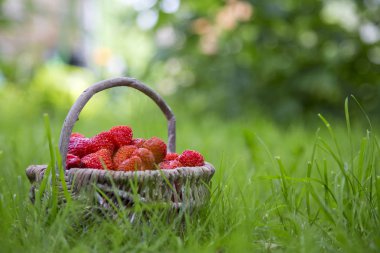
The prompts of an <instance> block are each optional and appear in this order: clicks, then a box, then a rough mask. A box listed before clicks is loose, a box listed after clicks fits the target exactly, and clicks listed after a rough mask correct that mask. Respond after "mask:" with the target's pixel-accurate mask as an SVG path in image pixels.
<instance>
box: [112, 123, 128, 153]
mask: <svg viewBox="0 0 380 253" xmlns="http://www.w3.org/2000/svg"><path fill="white" fill-rule="evenodd" d="M109 133H110V134H111V136H112V140H113V143H114V144H115V145H116V147H118V148H119V147H121V146H124V145H130V144H131V143H132V135H133V133H132V129H131V128H130V127H129V126H115V127H113V128H111V129H110V130H109Z"/></svg>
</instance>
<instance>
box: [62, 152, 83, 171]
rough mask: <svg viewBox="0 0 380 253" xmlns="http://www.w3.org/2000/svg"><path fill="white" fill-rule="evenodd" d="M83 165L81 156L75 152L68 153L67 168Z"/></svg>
mask: <svg viewBox="0 0 380 253" xmlns="http://www.w3.org/2000/svg"><path fill="white" fill-rule="evenodd" d="M81 166H82V163H81V161H80V158H79V157H78V156H76V155H73V154H67V157H66V169H71V168H80V167H81Z"/></svg>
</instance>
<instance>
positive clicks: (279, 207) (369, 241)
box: [0, 0, 380, 252]
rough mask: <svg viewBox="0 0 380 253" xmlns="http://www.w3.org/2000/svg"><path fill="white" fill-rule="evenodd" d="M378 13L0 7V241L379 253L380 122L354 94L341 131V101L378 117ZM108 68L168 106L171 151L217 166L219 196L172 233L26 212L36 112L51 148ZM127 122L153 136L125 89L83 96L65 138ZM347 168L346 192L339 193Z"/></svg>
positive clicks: (346, 4) (158, 4)
mask: <svg viewBox="0 0 380 253" xmlns="http://www.w3.org/2000/svg"><path fill="white" fill-rule="evenodd" d="M379 14H380V1H379V0H365V1H350V0H330V1H327V0H326V1H311V0H304V1H296V0H273V1H243V0H230V1H215V0H203V1H186V2H185V1H180V0H145V1H138V0H115V1H104V0H82V1H74V0H56V1H49V0H0V245H1V249H2V250H3V251H4V252H12V251H14V252H25V251H27V252H34V251H35V252H41V251H42V252H67V251H69V249H70V248H71V247H74V248H75V247H76V249H77V251H72V252H86V250H84V249H87V251H88V252H93V251H94V249H100V250H97V251H99V252H102V251H104V252H109V251H113V250H112V249H115V250H114V252H125V251H131V252H140V251H143V252H157V251H163V252H168V251H169V250H168V248H169V249H172V250H171V251H169V252H224V249H227V251H226V252H228V249H230V252H244V250H245V251H255V250H257V249H259V250H260V249H261V250H262V252H270V251H272V250H274V251H277V252H283V251H286V250H288V251H289V252H326V251H327V252H337V251H343V252H352V251H353V252H360V249H362V251H363V252H364V251H365V252H370V250H371V251H373V252H378V251H379V248H380V240H379V238H380V236H379V229H378V227H379V218H378V217H380V213H379V210H380V204H379V199H380V177H379V175H380V172H379V166H378V158H379V156H378V150H379V145H378V143H379V142H378V141H377V138H376V134H377V133H378V130H377V129H376V128H375V127H374V128H372V125H371V123H369V122H367V120H366V118H365V116H366V115H365V114H363V112H361V110H360V108H359V107H358V106H356V103H355V102H354V101H353V99H350V100H349V106H348V107H349V109H347V111H349V115H350V119H351V125H350V123H349V121H348V124H347V125H346V122H345V121H344V117H345V110H344V101H345V98H346V97H349V96H350V94H353V95H354V96H355V97H356V98H357V100H358V101H359V102H360V104H361V105H362V106H363V108H364V110H365V111H366V112H367V113H368V114H369V117H370V118H371V120H372V121H374V122H375V123H378V122H376V121H378V117H377V115H379V113H380V99H379V95H380V15H379ZM117 76H130V77H135V78H137V79H139V80H140V81H142V82H144V83H146V84H147V85H149V86H151V87H152V88H153V89H155V90H157V91H158V92H159V93H160V94H161V95H162V96H163V97H164V98H165V100H166V101H167V102H168V104H169V105H170V107H171V108H172V109H173V111H174V113H175V115H176V118H177V150H178V152H182V151H183V150H184V149H195V150H198V151H200V152H201V153H202V154H203V155H204V156H205V159H206V160H207V161H208V162H211V163H212V164H214V165H215V168H216V173H215V175H214V178H213V189H214V190H217V191H219V190H218V189H220V191H221V196H222V198H221V199H219V198H218V194H214V195H213V203H212V204H211V205H210V210H212V213H211V215H209V216H208V215H206V216H203V218H201V219H199V220H198V221H197V222H198V223H197V224H198V225H197V224H195V225H194V229H193V230H192V229H189V231H188V232H187V233H185V234H184V235H183V236H182V237H181V239H179V237H178V235H177V234H176V233H173V234H172V231H171V229H170V228H169V230H167V231H165V228H164V227H163V228H162V230H159V231H165V232H164V233H160V232H158V233H156V231H155V230H152V231H151V230H150V227H151V225H152V224H148V225H149V226H148V227H149V229H148V230H146V231H150V232H151V233H152V234H151V236H147V237H144V238H145V239H146V238H148V240H145V242H144V240H141V238H140V234H144V236H145V233H146V231H145V230H144V229H141V230H137V231H136V230H127V232H125V231H123V229H120V228H118V227H117V226H111V227H112V230H110V229H109V228H111V227H107V226H106V227H105V228H106V229H97V228H98V225H97V224H95V226H94V229H95V230H94V231H92V230H91V229H90V230H89V231H90V232H88V231H84V232H83V231H82V232H83V233H81V231H79V232H77V233H71V232H70V231H71V230H70V229H69V230H67V231H66V226H67V227H70V224H71V223H70V222H66V220H64V221H63V222H60V221H59V220H57V222H56V224H58V226H59V227H60V228H59V229H56V228H55V226H51V227H49V226H46V225H44V224H42V223H41V222H40V221H39V219H38V216H36V215H34V213H33V210H34V209H33V205H32V204H31V203H30V201H29V199H28V195H27V193H28V190H29V188H30V183H29V182H28V179H27V178H26V176H25V169H26V167H27V166H28V165H30V164H47V163H48V162H49V159H50V158H49V148H48V145H47V143H48V141H47V137H46V133H45V131H46V129H45V127H44V122H43V116H42V115H43V114H44V113H48V114H49V118H50V121H51V127H52V132H53V141H54V143H55V144H57V143H58V137H59V133H60V128H61V126H62V123H63V121H64V119H65V117H66V114H67V112H68V110H69V109H70V107H71V105H72V104H73V103H74V101H75V99H76V98H77V97H78V96H79V95H80V93H81V92H82V91H83V90H84V89H86V88H87V87H88V86H90V85H91V84H93V83H95V82H97V81H100V80H103V79H106V78H112V77H117ZM318 113H321V114H322V115H324V116H325V117H326V119H327V120H328V121H329V122H331V125H330V124H326V125H327V128H326V127H324V126H323V125H324V123H323V122H322V121H321V120H320V119H319V118H318V116H317V114H318ZM347 115H348V113H347ZM124 124H125V125H130V126H132V128H133V130H134V136H135V137H144V138H148V137H151V136H159V137H161V138H163V139H166V122H165V118H164V116H163V115H162V114H161V113H160V111H159V109H158V108H157V107H156V105H155V104H154V103H153V102H152V101H150V100H149V99H148V98H147V97H145V96H143V95H142V94H140V93H139V92H137V91H135V90H131V89H127V88H123V87H118V88H115V89H111V90H108V91H105V92H102V93H101V94H97V95H96V96H94V98H93V99H91V100H90V102H89V103H88V104H87V105H86V107H85V108H84V110H83V112H82V113H81V115H80V121H79V122H78V123H77V124H76V125H75V128H74V131H79V132H81V133H83V134H85V135H86V136H88V137H90V136H92V135H94V134H96V133H98V132H100V131H105V130H107V129H109V128H111V127H112V126H115V125H124ZM331 126H332V127H333V128H334V131H335V134H332V135H329V134H331V132H332V130H331V129H330V128H329V127H331ZM373 126H375V124H373ZM318 128H319V129H318ZM317 129H318V130H317ZM319 130H320V131H319ZM326 136H327V137H326ZM335 136H336V138H335ZM346 170H348V171H349V172H351V173H352V174H349V175H350V177H351V176H352V182H354V184H353V185H354V186H355V187H357V188H354V186H353V188H354V189H355V190H356V192H357V193H358V194H357V195H350V191H349V190H348V191H343V190H344V189H347V185H348V184H347V183H346V184H345V182H344V181H343V179H344V178H343V176H342V173H343V174H344V172H345V171H346ZM364 170H365V173H364V172H363V171H364ZM342 171H343V172H342ZM285 172H286V174H285V175H287V176H288V177H287V178H286V180H283V176H284V173H285ZM362 172H363V173H362ZM280 176H281V178H282V179H281V180H279V179H280ZM310 176H311V177H312V178H313V179H316V181H315V182H314V183H313V185H314V186H315V189H316V190H315V192H316V193H315V195H313V196H312V197H313V198H314V200H313V199H309V191H310V189H311V188H310V187H311V183H310V181H308V180H309V177H310ZM305 178H306V179H305ZM318 180H319V181H318ZM316 182H317V183H318V182H324V187H325V188H324V190H323V188H321V185H319V184H317V183H316ZM285 183H286V185H285ZM285 186H288V187H289V188H288V189H289V199H287V198H285V200H283V198H282V197H283V195H286V194H284V192H285V190H283V188H285V189H286V187H285ZM314 186H313V187H314ZM341 186H342V187H341ZM328 187H330V189H332V190H331V191H332V192H333V193H334V194H335V195H334V194H332V195H333V197H334V196H337V199H338V203H335V202H333V201H332V199H331V198H330V197H329V195H328V194H327V189H328ZM373 189H376V193H375V191H374V190H373ZM243 193H244V194H243ZM376 194H377V195H376ZM322 199H323V200H324V201H323V202H322V201H321V200H322ZM334 199H335V197H334ZM246 200H247V201H246ZM304 200H305V201H306V202H305V201H304ZM341 200H342V201H341ZM377 204H379V205H377ZM373 213H376V215H373ZM330 214H331V215H332V216H331V215H330ZM346 214H348V215H346ZM329 215H330V216H331V217H333V218H331V217H330V216H329ZM41 216H45V214H44V213H43V212H42V213H41ZM36 217H37V218H36ZM209 218H210V219H209ZM68 220H71V217H68ZM104 224H105V225H107V224H106V223H104ZM104 224H103V225H104ZM204 224H207V225H204ZM118 229H120V231H119V230H118ZM57 231H58V232H57ZM129 231H131V232H130V233H129ZM139 231H140V232H139ZM168 231H169V232H168ZM123 233H125V234H126V236H125V237H126V238H127V239H126V241H123V240H121V241H120V242H119V241H118V240H119V239H118V238H119V235H123V236H124V234H123ZM139 233H140V234H139ZM148 234H149V233H148ZM46 235H49V236H48V237H47V236H46ZM131 235H135V239H133V240H131V239H130V236H131ZM169 235H170V236H169ZM108 238H113V240H114V243H113V244H112V245H113V246H112V247H113V248H109V245H110V243H109V241H108ZM146 241H148V243H147V244H144V243H146ZM31 242H33V243H31ZM152 242H157V243H152ZM93 245H95V246H93ZM120 245H122V246H123V247H124V248H123V247H121V246H120ZM147 245H148V246H147ZM152 245H153V246H152ZM145 247H146V248H145ZM149 247H152V248H149ZM101 249H103V250H101ZM128 249H130V250H128ZM139 249H140V251H139ZM141 249H142V250H141ZM144 249H150V251H149V250H145V251H144ZM248 249H251V250H248ZM355 249H357V251H355ZM181 250H182V251H181ZM0 251H1V250H0Z"/></svg>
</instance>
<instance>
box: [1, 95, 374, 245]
mask: <svg viewBox="0 0 380 253" xmlns="http://www.w3.org/2000/svg"><path fill="white" fill-rule="evenodd" d="M38 94H39V93H38ZM43 94H44V93H43ZM108 95H109V96H107V95H106V94H102V95H97V96H96V97H95V98H94V99H93V100H92V101H91V102H90V103H89V104H88V106H87V107H86V108H85V110H84V111H83V113H82V114H81V117H80V121H78V123H77V125H76V128H75V131H79V132H82V133H84V134H85V135H88V136H91V135H93V134H95V133H97V132H99V131H102V130H106V129H108V128H110V127H111V126H113V125H119V124H127V125H131V126H132V127H133V129H134V135H135V136H136V137H149V136H159V137H162V138H166V129H165V127H166V123H165V119H164V117H163V116H162V115H161V114H160V112H159V110H158V109H157V108H156V107H155V105H154V104H153V103H152V102H150V101H148V100H147V99H145V98H143V97H142V96H141V95H139V94H138V93H137V92H136V93H135V92H132V91H131V92H130V91H129V90H128V89H124V90H120V92H118V93H113V92H108ZM46 96H51V95H49V94H48V95H46ZM49 99H50V100H49ZM61 100H63V102H62V101H61ZM72 102H73V100H72V97H68V98H59V97H57V98H51V97H43V95H39V96H37V93H36V91H35V90H31V89H17V88H7V89H3V90H2V91H0V110H1V122H0V166H1V170H0V182H1V184H0V252H158V251H161V252H379V251H380V231H379V229H378V228H379V219H380V179H379V178H378V175H379V161H378V160H379V159H378V158H379V144H378V140H377V138H376V133H378V131H377V129H376V126H375V125H373V126H372V125H371V123H370V122H368V121H367V118H366V115H365V114H364V113H362V112H361V111H360V108H359V107H358V105H357V104H356V102H355V100H354V99H352V98H350V99H349V103H348V106H347V107H346V108H345V107H344V101H342V113H341V114H342V115H343V117H342V118H341V119H340V120H339V119H336V118H335V117H333V116H329V115H321V116H318V115H317V114H316V115H315V116H314V118H313V119H312V120H310V122H309V121H306V120H299V121H297V122H293V123H291V124H287V125H283V124H280V123H277V122H275V121H273V120H271V119H268V118H267V117H265V116H264V115H262V114H260V113H254V112H252V114H249V115H244V116H242V117H241V118H235V119H226V118H223V117H221V116H217V114H214V113H213V112H208V113H205V112H201V110H200V111H199V112H197V110H195V109H192V110H189V108H184V107H183V106H182V105H181V104H180V103H179V102H178V101H175V100H173V101H171V100H169V104H170V105H171V107H172V108H173V110H174V113H175V114H176V116H177V134H178V137H177V149H178V151H182V150H184V149H196V150H199V151H200V152H201V153H202V154H203V155H204V156H205V158H206V160H207V161H209V162H210V163H212V164H213V165H214V166H215V168H216V173H215V175H214V177H213V179H212V188H211V199H210V202H209V204H208V205H206V206H205V207H204V208H203V209H201V210H199V211H197V212H194V213H191V214H190V213H187V212H183V213H180V214H179V215H178V216H177V217H173V216H170V215H169V214H167V213H165V212H162V211H161V210H159V209H157V210H156V209H154V208H153V209H150V210H148V214H147V215H146V216H141V217H140V219H138V220H137V221H135V222H133V223H131V222H129V220H128V219H127V218H126V217H125V216H123V214H125V213H127V211H123V212H121V215H120V218H118V219H107V218H102V217H101V216H99V215H96V214H88V213H87V216H86V218H84V214H85V213H86V211H85V209H84V206H83V204H81V203H76V202H73V203H71V204H70V205H66V206H64V207H61V209H60V210H59V211H58V213H57V214H54V212H53V210H52V208H51V206H50V203H49V202H48V201H46V202H42V203H40V204H39V205H33V204H32V203H31V202H30V201H29V196H28V191H29V187H30V183H29V181H28V180H27V178H26V176H25V169H26V167H27V166H28V165H30V164H47V163H49V161H50V154H49V147H48V138H47V136H46V131H47V129H46V127H45V126H44V117H43V113H45V112H47V113H48V115H49V119H50V122H51V131H52V141H53V143H54V145H57V143H58V138H59V131H60V127H61V125H62V122H63V120H64V118H65V113H67V111H68V109H69V107H70V106H71V104H72ZM345 113H346V119H347V121H344V114H345ZM351 113H352V114H351ZM350 115H353V116H351V118H349V116H350ZM142 208H144V207H142ZM134 211H135V212H141V206H140V207H139V208H136V210H134Z"/></svg>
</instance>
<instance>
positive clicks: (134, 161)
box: [117, 156, 142, 171]
mask: <svg viewBox="0 0 380 253" xmlns="http://www.w3.org/2000/svg"><path fill="white" fill-rule="evenodd" d="M141 169H142V160H141V158H140V157H138V156H132V157H131V158H128V159H127V160H125V161H124V162H122V163H121V164H120V165H119V166H118V168H117V170H123V171H135V170H141Z"/></svg>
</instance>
